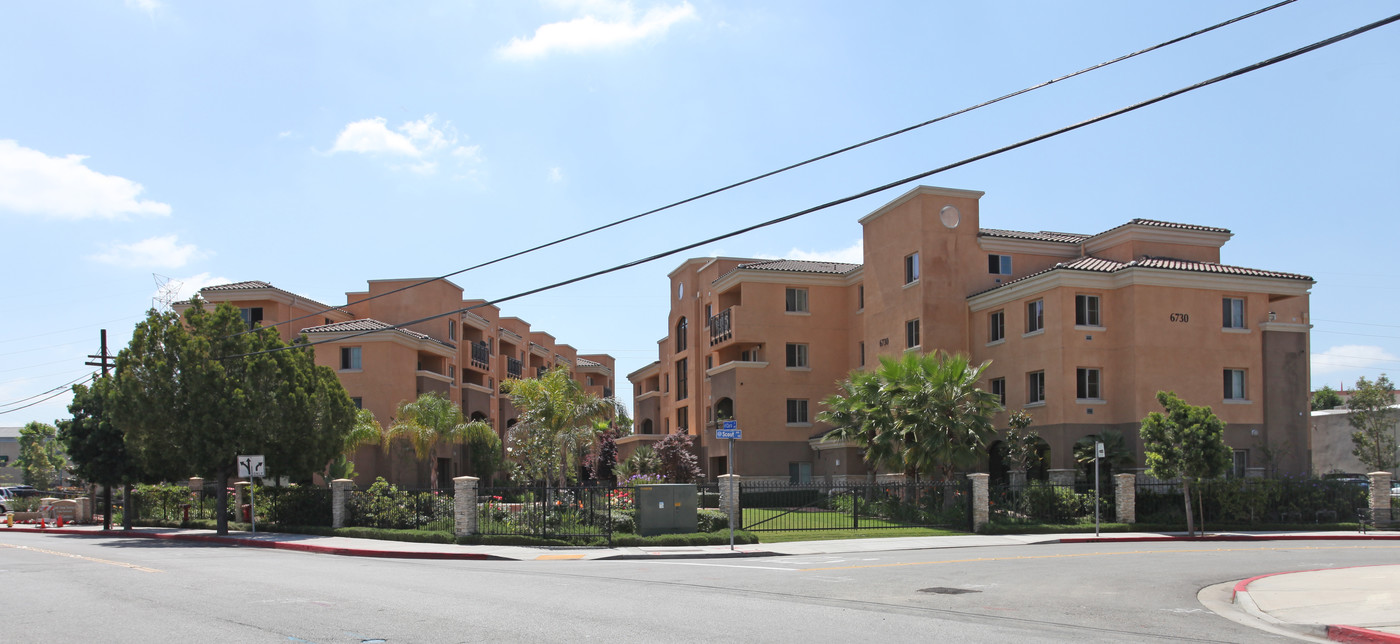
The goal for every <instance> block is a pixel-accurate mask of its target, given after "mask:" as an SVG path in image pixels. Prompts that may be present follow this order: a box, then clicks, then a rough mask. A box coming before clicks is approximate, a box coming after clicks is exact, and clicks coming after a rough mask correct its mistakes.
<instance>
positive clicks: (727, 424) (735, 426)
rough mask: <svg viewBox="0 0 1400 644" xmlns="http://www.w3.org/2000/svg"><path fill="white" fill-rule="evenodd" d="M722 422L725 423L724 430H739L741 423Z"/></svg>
mask: <svg viewBox="0 0 1400 644" xmlns="http://www.w3.org/2000/svg"><path fill="white" fill-rule="evenodd" d="M721 422H722V423H723V429H739V421H737V420H726V421H721Z"/></svg>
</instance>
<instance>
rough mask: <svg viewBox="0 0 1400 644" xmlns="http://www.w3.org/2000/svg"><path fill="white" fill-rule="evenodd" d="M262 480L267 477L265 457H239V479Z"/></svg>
mask: <svg viewBox="0 0 1400 644" xmlns="http://www.w3.org/2000/svg"><path fill="white" fill-rule="evenodd" d="M255 476H256V477H259V478H262V477H264V476H267V468H266V466H265V465H264V464H263V455H262V454H256V455H248V456H239V457H238V477H239V478H245V479H250V478H253V477H255Z"/></svg>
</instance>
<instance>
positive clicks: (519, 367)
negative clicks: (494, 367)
mask: <svg viewBox="0 0 1400 644" xmlns="http://www.w3.org/2000/svg"><path fill="white" fill-rule="evenodd" d="M524 373H525V363H524V362H522V361H521V360H519V359H518V358H511V357H507V358H506V377H507V378H513V379H515V380H519V379H520V377H521V376H522V375H524Z"/></svg>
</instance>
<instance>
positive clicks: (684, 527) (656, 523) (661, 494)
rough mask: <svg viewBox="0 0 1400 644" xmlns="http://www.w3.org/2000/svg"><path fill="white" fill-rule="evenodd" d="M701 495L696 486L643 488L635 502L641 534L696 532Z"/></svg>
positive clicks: (687, 484) (637, 492)
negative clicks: (697, 504) (698, 504)
mask: <svg viewBox="0 0 1400 644" xmlns="http://www.w3.org/2000/svg"><path fill="white" fill-rule="evenodd" d="M699 496H700V495H699V493H698V492H697V491H696V489H695V485H694V484H692V483H684V484H676V483H667V484H664V485H639V486H637V487H636V488H635V492H634V496H633V499H634V501H635V502H636V506H637V515H636V517H637V534H640V535H642V536H644V537H645V536H650V535H654V534H673V533H689V532H695V530H696V527H697V525H698V524H697V519H696V509H695V507H696V501H697V500H698V498H699Z"/></svg>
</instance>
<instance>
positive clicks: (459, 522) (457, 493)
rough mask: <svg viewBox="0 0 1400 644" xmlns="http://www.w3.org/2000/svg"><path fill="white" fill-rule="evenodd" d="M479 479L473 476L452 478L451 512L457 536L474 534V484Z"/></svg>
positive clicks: (475, 507) (475, 512)
mask: <svg viewBox="0 0 1400 644" xmlns="http://www.w3.org/2000/svg"><path fill="white" fill-rule="evenodd" d="M480 480H481V479H478V478H476V477H475V476H459V477H457V478H454V479H452V495H453V496H452V502H453V505H454V507H453V514H454V517H455V519H456V521H455V523H456V534H457V536H459V537H465V536H467V535H472V534H476V531H477V505H476V484H477V482H479V481H480Z"/></svg>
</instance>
